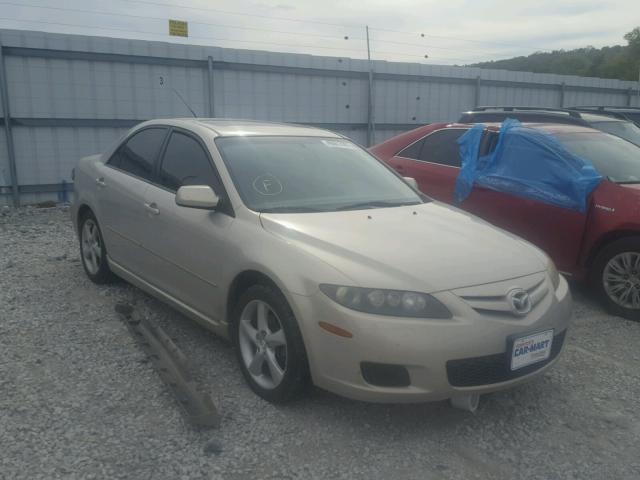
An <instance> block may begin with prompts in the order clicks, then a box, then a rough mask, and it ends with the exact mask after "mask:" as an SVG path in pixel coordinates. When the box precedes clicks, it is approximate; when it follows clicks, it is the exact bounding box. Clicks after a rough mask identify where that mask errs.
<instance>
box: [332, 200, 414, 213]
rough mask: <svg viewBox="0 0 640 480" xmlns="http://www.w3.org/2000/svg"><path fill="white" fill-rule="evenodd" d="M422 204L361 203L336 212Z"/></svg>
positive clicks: (351, 204)
mask: <svg viewBox="0 0 640 480" xmlns="http://www.w3.org/2000/svg"><path fill="white" fill-rule="evenodd" d="M421 203H422V202H415V201H411V202H385V201H380V200H377V201H371V202H359V203H350V204H349V205H343V206H341V207H338V208H336V211H339V210H359V209H366V208H387V207H404V206H407V205H420V204H421Z"/></svg>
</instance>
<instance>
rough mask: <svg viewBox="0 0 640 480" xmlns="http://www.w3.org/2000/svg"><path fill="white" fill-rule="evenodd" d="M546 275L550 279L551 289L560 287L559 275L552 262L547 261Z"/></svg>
mask: <svg viewBox="0 0 640 480" xmlns="http://www.w3.org/2000/svg"><path fill="white" fill-rule="evenodd" d="M547 273H548V274H549V277H550V278H551V284H552V285H553V289H554V290H557V289H558V285H560V274H559V273H558V269H557V268H556V265H555V263H553V260H551V259H549V263H547Z"/></svg>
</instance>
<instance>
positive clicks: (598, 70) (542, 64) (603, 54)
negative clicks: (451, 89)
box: [469, 27, 640, 80]
mask: <svg viewBox="0 0 640 480" xmlns="http://www.w3.org/2000/svg"><path fill="white" fill-rule="evenodd" d="M624 39H625V40H626V41H627V45H625V46H622V45H615V46H613V47H603V48H594V47H585V48H577V49H575V50H555V51H553V52H536V53H533V54H531V55H528V56H526V57H515V58H509V59H506V60H497V61H490V62H481V63H475V64H472V65H469V66H472V67H480V68H492V69H503V70H519V71H526V72H534V73H558V74H561V75H580V76H583V77H601V78H617V79H619V80H638V70H639V69H640V27H636V28H634V29H633V30H632V31H631V32H629V33H627V34H626V35H625V36H624Z"/></svg>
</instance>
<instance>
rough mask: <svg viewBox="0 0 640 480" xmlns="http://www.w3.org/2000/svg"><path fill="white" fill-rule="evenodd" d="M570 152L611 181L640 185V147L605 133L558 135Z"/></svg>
mask: <svg viewBox="0 0 640 480" xmlns="http://www.w3.org/2000/svg"><path fill="white" fill-rule="evenodd" d="M556 137H557V138H558V139H559V140H560V142H562V144H563V145H564V146H565V147H566V148H567V150H569V151H570V152H572V153H574V154H576V155H577V156H579V157H581V158H584V159H585V160H588V161H590V162H591V163H592V164H593V166H594V167H595V168H596V169H597V170H598V172H600V174H601V175H603V176H605V177H607V178H608V179H609V180H611V181H612V182H617V183H640V147H637V146H636V145H634V144H632V143H630V142H627V141H626V140H623V139H621V138H618V137H614V136H613V135H609V134H606V133H596V132H588V133H577V132H571V133H559V134H556Z"/></svg>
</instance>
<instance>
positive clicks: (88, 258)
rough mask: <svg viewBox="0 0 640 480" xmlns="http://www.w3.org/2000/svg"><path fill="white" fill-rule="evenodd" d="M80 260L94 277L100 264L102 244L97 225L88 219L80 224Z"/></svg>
mask: <svg viewBox="0 0 640 480" xmlns="http://www.w3.org/2000/svg"><path fill="white" fill-rule="evenodd" d="M80 245H81V248H82V259H83V260H84V264H85V266H86V268H87V270H88V272H89V273H90V274H91V275H96V274H97V273H98V271H99V270H100V265H101V263H102V242H101V239H100V232H99V230H98V225H96V222H94V221H93V220H92V219H90V218H88V219H87V220H85V221H84V223H83V224H82V232H81V242H80Z"/></svg>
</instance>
